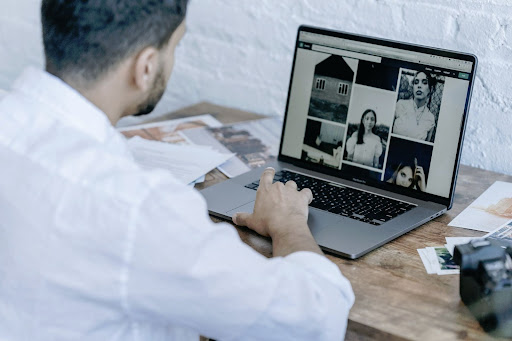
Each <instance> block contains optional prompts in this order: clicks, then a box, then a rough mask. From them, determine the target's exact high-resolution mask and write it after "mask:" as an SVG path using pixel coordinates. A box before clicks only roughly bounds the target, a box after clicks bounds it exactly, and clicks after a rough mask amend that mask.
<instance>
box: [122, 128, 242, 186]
mask: <svg viewBox="0 0 512 341" xmlns="http://www.w3.org/2000/svg"><path fill="white" fill-rule="evenodd" d="M128 146H129V147H130V150H131V151H132V154H133V156H134V158H135V161H136V162H137V163H139V164H140V165H141V166H142V167H144V168H149V169H151V168H164V169H167V170H169V171H170V172H171V173H172V174H173V175H174V176H175V177H176V178H178V179H179V180H181V181H182V182H184V183H186V184H189V183H192V182H194V181H195V180H196V179H198V178H201V177H202V176H204V175H205V174H206V173H208V172H209V171H210V170H212V169H214V168H216V167H217V166H219V165H221V164H223V163H224V162H226V161H227V160H229V159H230V158H231V157H233V156H234V154H225V153H219V152H217V151H216V150H214V149H212V148H210V147H207V146H196V145H174V144H170V143H165V142H159V141H151V140H146V139H143V138H141V137H139V136H135V137H132V138H131V139H129V140H128Z"/></svg>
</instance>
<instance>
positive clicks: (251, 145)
mask: <svg viewBox="0 0 512 341" xmlns="http://www.w3.org/2000/svg"><path fill="white" fill-rule="evenodd" d="M282 127H283V121H282V119H281V118H280V117H275V118H266V119H260V120H254V121H248V122H242V123H237V124H233V125H230V126H224V127H220V128H205V129H190V130H186V131H183V132H182V134H183V136H185V137H186V139H188V140H190V141H191V142H192V143H194V144H198V145H210V146H213V147H214V148H215V149H216V150H218V151H220V152H223V153H228V152H231V153H236V156H237V157H236V158H233V159H231V160H229V161H228V162H226V163H225V164H223V165H222V166H220V167H218V168H219V170H220V171H221V172H223V173H224V174H225V175H226V176H228V177H230V178H231V177H235V176H237V175H240V174H243V173H245V172H248V171H249V170H251V169H252V168H255V167H260V166H263V165H264V164H265V163H267V162H270V161H272V160H275V159H276V158H277V154H278V149H279V142H280V139H281V130H282Z"/></svg>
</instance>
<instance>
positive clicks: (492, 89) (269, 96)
mask: <svg viewBox="0 0 512 341" xmlns="http://www.w3.org/2000/svg"><path fill="white" fill-rule="evenodd" d="M2 6H3V9H2V12H1V13H0V44H1V46H2V49H0V89H1V88H3V89H6V88H8V87H9V85H10V84H11V83H12V81H13V80H14V79H15V78H16V75H17V74H18V73H19V72H21V70H22V69H23V68H24V67H25V66H26V65H28V64H36V65H39V66H42V65H43V56H42V47H41V38H40V28H39V19H38V18H39V6H40V0H17V1H6V3H5V4H2ZM301 24H309V25H313V26H323V27H328V28H332V29H336V30H342V31H349V32H354V33H360V34H367V35H374V36H379V37H385V38H388V39H392V40H399V41H408V42H412V43H417V44H421V45H430V46H432V45H433V46H438V47H442V48H446V49H451V50H462V51H467V52H472V53H475V54H476V55H477V56H478V57H479V59H480V66H479V70H478V79H477V81H476V83H475V89H474V95H473V101H472V105H471V111H470V115H469V119H468V127H467V134H466V140H465V144H464V150H463V154H462V162H463V163H464V164H468V165H472V166H477V167H480V168H485V169H491V170H495V171H500V172H505V173H508V174H512V134H510V133H509V131H510V130H511V128H512V115H511V109H510V107H511V105H510V103H512V95H511V91H510V88H511V87H510V82H511V81H510V79H511V77H510V76H509V75H508V74H509V70H511V69H512V64H511V63H512V1H511V0H463V1H461V0H342V1H340V0H301V1H297V0H280V1H275V0H258V1H254V0H237V1H234V0H193V1H191V3H190V8H189V16H188V18H187V27H188V28H187V30H188V33H187V35H186V36H185V39H184V40H183V42H182V43H181V45H180V47H179V48H178V50H177V52H176V65H175V70H174V72H173V75H172V77H171V80H170V83H169V86H168V89H167V91H166V93H165V94H164V97H163V99H162V101H161V103H160V104H159V105H158V107H157V108H156V110H155V113H154V115H160V114H162V113H165V112H168V111H171V110H175V109H178V108H180V107H183V106H186V105H191V104H194V103H196V102H198V101H202V100H209V101H211V102H214V103H217V104H221V105H227V106H233V107H238V108H241V109H245V110H249V111H253V112H259V113H263V114H272V115H282V114H283V110H284V107H285V104H286V103H285V102H286V95H287V91H288V82H289V77H290V67H291V60H292V56H293V47H294V41H295V36H296V32H297V27H298V26H299V25H301ZM132 121H133V119H132Z"/></svg>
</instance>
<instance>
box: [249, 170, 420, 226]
mask: <svg viewBox="0 0 512 341" xmlns="http://www.w3.org/2000/svg"><path fill="white" fill-rule="evenodd" d="M289 180H293V181H295V182H296V183H297V188H298V189H299V190H300V189H302V188H309V189H311V192H312V193H313V201H312V202H311V204H310V206H311V207H314V208H316V209H320V210H323V211H328V212H330V213H333V214H337V215H341V216H344V217H349V218H352V219H355V220H359V221H363V222H366V223H369V224H371V225H374V226H379V225H382V224H383V223H385V222H387V221H389V220H391V219H393V218H395V217H397V216H399V215H400V214H403V213H405V212H407V211H409V210H410V209H412V208H413V207H414V205H411V204H408V203H405V202H401V201H398V200H394V199H391V198H387V197H381V196H379V195H376V194H373V193H368V192H365V191H361V190H357V189H354V188H350V187H345V186H342V185H339V184H331V183H329V182H327V181H324V180H320V179H316V178H312V177H308V176H306V175H302V174H298V173H293V172H290V171H286V170H285V171H281V172H278V173H276V176H275V177H274V182H276V181H280V182H282V183H286V182H287V181H289ZM258 186H259V181H255V182H253V183H251V184H248V185H246V186H245V187H247V188H250V189H253V190H257V189H258Z"/></svg>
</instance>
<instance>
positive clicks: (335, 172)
mask: <svg viewBox="0 0 512 341" xmlns="http://www.w3.org/2000/svg"><path fill="white" fill-rule="evenodd" d="M301 32H310V33H316V34H321V35H325V36H332V37H335V38H344V39H349V40H353V41H358V42H364V43H370V44H375V45H381V46H385V47H392V48H398V49H402V50H407V51H412V52H420V53H426V54H433V55H438V56H441V57H447V58H453V59H459V60H464V61H470V62H472V63H473V66H472V69H471V73H470V74H469V79H468V81H469V86H468V92H467V95H466V103H465V105H464V113H463V115H462V122H461V129H460V136H459V142H458V146H457V153H456V157H455V160H454V168H453V174H452V182H451V186H450V192H449V197H448V198H445V197H441V196H438V195H434V194H429V193H425V192H420V191H417V190H412V189H408V188H403V187H399V186H396V185H393V184H390V183H387V182H384V181H378V180H374V179H366V178H362V179H358V178H354V177H353V176H352V175H351V174H345V175H344V174H343V173H342V172H341V171H340V170H339V169H334V168H332V169H331V168H328V167H325V166H322V165H318V164H314V163H309V162H306V161H303V160H301V159H296V158H293V157H290V156H286V155H283V154H282V149H283V141H284V131H285V128H286V122H287V119H288V118H289V117H288V110H289V106H290V96H291V90H292V84H293V75H294V71H295V64H296V58H297V51H298V49H299V40H300V33H301ZM477 63H478V59H477V57H476V56H475V55H473V54H469V53H462V52H456V51H450V50H444V49H438V48H433V47H426V46H421V45H415V44H409V43H404V42H398V41H392V40H386V39H380V38H375V37H368V36H363V35H357V34H353V33H348V32H341V31H333V30H327V29H322V28H318V27H312V26H305V25H302V26H300V27H299V29H298V31H297V38H296V41H295V50H294V56H293V63H292V69H291V74H290V84H289V88H288V98H287V100H286V109H285V114H284V120H283V129H282V132H281V142H280V145H279V155H278V160H279V161H283V162H287V163H291V164H293V165H295V166H298V167H301V168H305V169H309V170H312V171H315V172H319V173H323V174H327V175H331V176H335V177H338V178H341V179H345V180H351V181H355V182H358V183H364V184H367V185H370V186H373V187H376V188H380V189H384V190H387V191H390V192H393V193H397V194H402V195H407V196H410V197H413V198H416V199H420V200H425V201H431V202H435V203H439V204H441V205H444V206H446V207H447V208H448V209H450V208H451V207H452V204H453V199H454V194H455V184H456V180H457V173H458V170H459V165H460V155H461V152H462V144H463V140H464V132H465V129H466V123H467V116H468V111H469V105H470V101H471V94H472V91H473V83H474V77H475V72H476V67H477Z"/></svg>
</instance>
